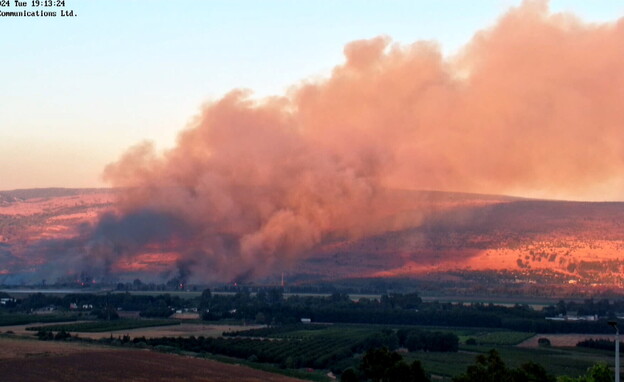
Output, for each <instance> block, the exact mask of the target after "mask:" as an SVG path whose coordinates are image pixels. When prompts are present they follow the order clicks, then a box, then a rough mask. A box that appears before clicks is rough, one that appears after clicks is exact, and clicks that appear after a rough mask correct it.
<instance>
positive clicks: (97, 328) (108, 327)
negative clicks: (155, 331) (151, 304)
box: [26, 320, 180, 333]
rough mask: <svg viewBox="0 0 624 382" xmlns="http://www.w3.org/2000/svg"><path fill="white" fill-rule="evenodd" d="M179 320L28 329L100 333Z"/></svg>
mask: <svg viewBox="0 0 624 382" xmlns="http://www.w3.org/2000/svg"><path fill="white" fill-rule="evenodd" d="M179 324H180V322H179V321H174V320H115V321H88V322H79V323H74V324H58V325H44V326H31V327H28V328H26V330H32V331H39V330H42V331H53V332H58V331H61V330H64V331H66V332H80V333H98V332H112V331H118V330H128V329H138V328H149V327H154V326H168V325H179Z"/></svg>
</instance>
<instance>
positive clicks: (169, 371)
mask: <svg viewBox="0 0 624 382" xmlns="http://www.w3.org/2000/svg"><path fill="white" fill-rule="evenodd" d="M0 375H2V380H3V381H24V382H44V381H46V382H47V381H58V382H75V381H90V382H113V381H122V380H123V381H129V382H148V381H149V382H165V381H167V382H183V381H184V382H186V381H188V382H208V381H210V382H233V381H240V382H261V381H267V382H297V381H301V380H300V379H295V378H290V377H286V376H282V375H277V374H273V373H268V372H265V371H261V370H255V369H252V368H249V367H245V366H241V365H231V364H225V363H221V362H216V361H214V360H207V359H200V358H189V357H182V356H178V355H173V354H162V353H157V352H151V351H143V350H128V349H116V348H109V347H99V346H94V345H85V344H82V343H75V342H71V343H69V342H43V341H35V340H24V339H15V338H7V337H3V336H0Z"/></svg>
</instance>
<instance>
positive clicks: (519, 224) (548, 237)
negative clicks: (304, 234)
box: [0, 189, 624, 286]
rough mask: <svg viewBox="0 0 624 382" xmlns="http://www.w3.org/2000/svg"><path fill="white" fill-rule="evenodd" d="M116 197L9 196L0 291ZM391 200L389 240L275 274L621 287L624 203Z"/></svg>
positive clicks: (89, 192)
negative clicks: (499, 275)
mask: <svg viewBox="0 0 624 382" xmlns="http://www.w3.org/2000/svg"><path fill="white" fill-rule="evenodd" d="M114 197H115V191H113V190H109V189H36V190H15V191H1V192H0V264H1V265H0V275H3V276H0V282H10V281H11V280H12V279H13V278H12V277H13V275H14V274H19V273H20V272H25V271H32V270H33V269H34V270H37V269H40V268H41V267H44V266H45V264H46V263H47V262H48V261H51V259H47V258H44V257H43V255H41V254H39V252H37V251H28V252H29V253H30V255H29V256H28V257H25V256H24V255H22V254H23V253H24V252H25V251H24V250H25V249H27V248H30V249H32V248H33V246H35V245H37V243H38V242H40V241H41V240H46V239H52V238H53V239H58V238H61V239H62V238H68V239H69V238H72V237H73V236H74V235H76V233H77V232H78V230H79V228H80V227H81V225H83V224H84V223H91V222H94V221H95V220H96V219H97V217H98V216H99V215H100V214H101V213H102V212H104V211H108V210H110V209H112V208H113V206H114V204H113V201H114ZM384 197H385V198H386V200H385V203H388V204H392V203H393V202H396V201H400V202H397V203H395V204H396V206H400V209H399V207H397V208H396V209H392V208H390V209H389V211H391V213H390V214H389V215H388V216H386V217H385V218H384V220H383V221H381V222H379V225H385V232H384V233H382V234H366V233H363V234H361V235H360V236H359V237H357V238H352V239H349V240H345V239H339V238H333V239H332V238H330V239H328V240H325V241H323V244H321V245H320V246H317V247H315V248H313V249H312V250H310V251H308V253H306V254H305V256H304V257H303V260H301V261H299V262H296V261H292V263H291V264H286V265H283V264H282V265H281V266H280V267H279V269H276V274H279V273H281V270H282V269H285V271H286V272H287V273H288V277H289V278H290V279H291V280H303V279H337V278H353V277H408V278H412V277H419V278H422V277H425V276H427V275H431V274H434V273H436V274H439V273H448V274H456V273H457V272H462V273H470V272H499V271H506V272H514V275H515V276H514V277H515V278H516V279H520V281H522V280H525V281H527V280H528V282H531V283H540V282H542V281H543V280H544V277H543V275H545V274H547V275H549V276H548V277H549V278H550V279H552V278H553V277H554V278H555V279H556V280H557V282H558V283H561V284H564V283H565V284H570V285H574V284H584V285H592V284H593V285H611V286H613V285H616V286H617V285H620V284H621V282H622V271H624V262H623V260H624V258H623V257H622V255H621V251H622V249H623V248H624V224H623V222H624V203H621V202H608V203H596V202H565V201H548V200H530V199H521V198H511V197H505V196H497V195H475V194H463V193H445V192H435V191H396V190H394V191H387V192H386V194H385V196H384ZM378 232H379V231H378ZM382 232H383V231H382ZM59 251H61V252H59V253H58V254H57V256H59V257H62V256H63V253H62V249H60V250H59ZM163 256H164V255H163ZM171 259H174V257H169V258H162V259H156V258H154V259H147V260H149V261H147V260H145V259H143V260H141V261H144V262H145V261H147V262H146V263H145V264H143V265H144V266H145V269H146V271H147V272H149V271H150V270H149V267H150V265H149V264H156V265H157V264H159V262H160V263H162V262H167V261H175V260H171ZM150 261H151V262H152V263H150ZM284 267H285V268H284ZM121 276H123V275H121ZM538 276H539V277H538Z"/></svg>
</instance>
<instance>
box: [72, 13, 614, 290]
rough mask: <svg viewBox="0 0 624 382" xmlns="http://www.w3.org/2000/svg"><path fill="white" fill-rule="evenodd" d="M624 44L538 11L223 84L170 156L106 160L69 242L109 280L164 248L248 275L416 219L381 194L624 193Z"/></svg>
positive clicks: (367, 45) (185, 259)
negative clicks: (98, 210)
mask: <svg viewBox="0 0 624 382" xmlns="http://www.w3.org/2000/svg"><path fill="white" fill-rule="evenodd" d="M623 44H624V19H620V20H618V21H617V22H614V23H608V24H586V23H583V22H582V21H581V20H579V19H577V18H575V17H574V16H573V15H569V14H551V13H550V12H549V10H548V4H547V3H546V2H543V1H526V2H524V3H523V4H522V5H521V6H519V7H517V8H514V9H512V10H510V11H509V12H508V13H506V14H505V15H504V16H503V17H502V18H501V19H500V20H499V21H498V22H497V24H496V25H495V26H494V27H492V28H490V29H487V30H483V31H481V32H479V33H478V34H476V35H475V36H474V38H473V39H472V41H471V42H470V43H469V44H468V45H467V46H465V47H464V48H463V49H462V50H461V51H460V52H459V53H458V54H457V55H455V56H453V57H444V56H443V55H442V54H441V52H440V49H439V47H438V46H437V45H436V44H435V43H433V42H422V41H421V42H416V43H414V44H411V45H399V44H394V43H392V42H391V40H390V39H389V38H387V37H377V38H373V39H370V40H361V41H355V42H352V43H350V44H348V45H347V46H346V47H345V50H344V52H345V56H346V62H345V63H344V64H342V65H339V66H337V67H335V68H334V69H333V71H332V73H331V75H330V76H329V78H326V79H323V80H310V81H304V82H303V83H301V84H298V85H295V86H293V87H292V88H291V89H290V90H289V91H288V92H287V94H285V95H283V96H276V97H272V98H265V99H254V98H253V97H252V96H251V95H250V94H249V93H247V92H245V91H240V90H236V91H232V92H231V93H230V94H228V95H226V96H225V97H223V98H222V99H220V100H217V101H215V102H211V103H209V104H207V105H206V106H205V107H204V108H203V109H202V111H201V113H200V114H199V115H198V116H197V117H196V118H195V119H194V120H193V121H192V122H191V123H190V125H189V126H188V127H187V128H186V129H185V130H184V131H183V132H182V133H181V134H180V135H179V137H178V141H177V145H176V146H175V147H174V148H173V149H171V150H168V151H165V152H162V153H161V152H157V151H155V150H154V148H153V147H152V146H151V145H150V144H149V143H144V144H140V145H138V146H136V147H134V148H132V149H130V150H129V151H128V152H127V153H126V154H125V155H124V156H123V157H122V158H121V159H119V160H118V161H117V162H115V163H113V164H111V165H109V166H108V167H107V168H106V170H105V179H106V180H108V181H109V182H110V183H111V185H113V186H115V187H122V188H124V189H125V190H126V191H125V192H124V193H123V194H122V195H121V197H120V201H119V203H118V206H117V211H116V212H115V214H114V215H107V216H105V217H102V218H101V220H100V222H99V223H98V224H97V225H96V226H95V228H92V229H91V230H90V231H89V232H87V233H86V234H84V235H83V237H84V238H85V240H86V241H87V242H89V244H88V245H87V246H85V248H86V249H85V251H86V253H88V255H87V257H86V258H87V259H90V258H94V259H100V260H98V261H97V262H96V263H97V264H101V263H103V264H105V266H106V267H108V268H110V269H113V270H114V269H115V263H117V262H120V261H122V260H123V261H131V259H132V258H134V257H136V256H139V255H140V254H145V253H149V252H154V253H168V254H170V253H174V254H175V256H173V260H172V263H173V265H172V267H173V266H178V267H181V268H182V269H185V270H189V271H193V272H194V273H193V274H194V277H196V278H198V279H204V280H211V279H212V280H214V279H220V280H224V279H234V278H237V277H243V275H244V276H246V277H254V276H261V275H265V274H267V272H268V270H269V269H271V268H274V269H275V268H279V267H284V266H287V265H288V264H290V263H291V262H292V261H295V260H296V259H297V258H300V257H301V256H305V255H306V254H308V253H310V252H311V251H313V249H314V248H315V246H318V245H319V244H322V243H327V242H329V241H331V240H335V239H339V238H344V237H357V236H358V235H364V234H368V233H375V232H381V231H383V230H384V229H393V228H396V226H397V225H400V224H407V223H409V224H414V223H416V221H415V219H416V220H417V219H418V217H419V216H420V215H419V214H418V213H417V214H415V215H410V216H411V218H410V219H407V220H404V221H401V222H397V221H396V220H393V219H391V217H392V216H397V215H400V213H401V212H404V211H405V210H407V209H410V208H411V207H410V206H406V205H401V203H399V202H397V201H395V200H393V199H392V198H391V197H390V196H389V195H390V194H389V193H388V192H387V190H389V189H429V190H446V191H464V192H476V193H492V194H515V195H522V196H537V197H550V198H574V199H621V198H622V197H623V196H624V177H623V176H622V174H624V107H622V101H623V100H624V65H623V63H624V49H622V47H623ZM159 251H160V252H159ZM101 259H106V261H103V260H101ZM89 261H90V260H89Z"/></svg>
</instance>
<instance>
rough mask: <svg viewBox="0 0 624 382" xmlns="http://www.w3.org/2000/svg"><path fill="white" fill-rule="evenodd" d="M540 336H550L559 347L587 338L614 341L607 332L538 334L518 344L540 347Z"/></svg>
mask: <svg viewBox="0 0 624 382" xmlns="http://www.w3.org/2000/svg"><path fill="white" fill-rule="evenodd" d="M540 338H548V339H549V340H550V343H551V345H552V346H557V347H563V346H566V347H574V346H576V344H577V343H579V342H581V341H583V340H587V339H594V340H598V339H605V340H609V341H613V336H609V335H607V334H536V335H534V336H533V337H531V338H528V339H526V340H525V341H522V342H521V343H519V344H518V346H519V347H523V348H536V347H539V345H538V343H537V340H538V339H540Z"/></svg>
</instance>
